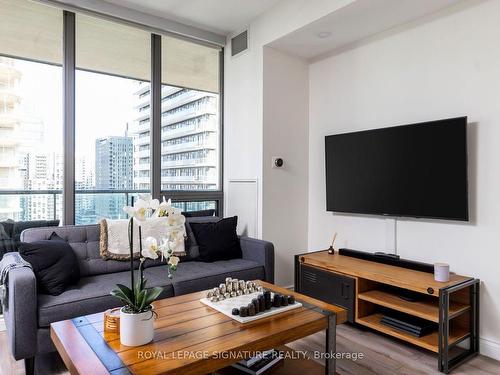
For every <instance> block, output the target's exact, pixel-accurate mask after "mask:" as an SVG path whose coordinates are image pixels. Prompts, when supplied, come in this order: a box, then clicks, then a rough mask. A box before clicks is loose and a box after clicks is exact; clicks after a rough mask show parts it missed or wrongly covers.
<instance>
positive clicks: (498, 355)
mask: <svg viewBox="0 0 500 375" xmlns="http://www.w3.org/2000/svg"><path fill="white" fill-rule="evenodd" d="M479 353H481V355H484V356H486V357H490V358H493V359H496V360H497V361H500V343H499V342H496V341H492V340H489V339H479Z"/></svg>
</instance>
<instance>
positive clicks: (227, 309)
mask: <svg viewBox="0 0 500 375" xmlns="http://www.w3.org/2000/svg"><path fill="white" fill-rule="evenodd" d="M259 294H262V293H261V292H255V293H250V294H244V295H241V296H236V297H232V298H227V299H225V300H222V301H217V302H212V301H210V299H208V298H202V299H200V302H201V303H204V304H205V305H207V306H210V307H211V308H213V309H215V310H217V311H219V312H221V313H222V314H224V315H227V316H229V317H230V318H233V319H234V320H236V321H238V322H240V323H248V322H253V321H255V320H259V319H263V318H267V317H268V316H272V315H276V314H280V313H282V312H285V311H289V310H293V309H297V308H299V307H302V304H301V303H300V302H297V301H295V303H294V304H293V305H288V306H280V307H271V309H269V310H265V311H262V312H260V313H258V314H255V315H254V316H245V317H241V316H239V315H233V314H232V310H233V309H234V308H237V309H239V308H240V307H241V306H247V305H248V304H249V303H250V302H252V299H254V298H257V296H259ZM271 298H274V293H271Z"/></svg>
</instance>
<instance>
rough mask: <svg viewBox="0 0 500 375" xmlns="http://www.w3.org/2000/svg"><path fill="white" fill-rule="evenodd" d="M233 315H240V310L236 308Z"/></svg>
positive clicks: (232, 312)
mask: <svg viewBox="0 0 500 375" xmlns="http://www.w3.org/2000/svg"><path fill="white" fill-rule="evenodd" d="M231 314H233V315H240V310H238V309H237V308H234V309H233V310H232V311H231Z"/></svg>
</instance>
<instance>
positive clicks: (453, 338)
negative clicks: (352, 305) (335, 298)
mask: <svg viewBox="0 0 500 375" xmlns="http://www.w3.org/2000/svg"><path fill="white" fill-rule="evenodd" d="M382 317H383V314H380V313H376V314H372V315H368V316H365V317H363V318H359V319H357V320H356V323H358V324H361V325H363V326H366V327H369V328H372V329H375V330H377V331H379V332H382V333H385V334H387V335H390V336H393V337H396V338H398V339H401V340H404V341H407V342H409V343H411V344H413V345H417V346H420V347H421V348H424V349H427V350H431V351H433V352H434V353H438V352H439V334H438V332H437V331H436V332H433V333H431V334H429V335H426V336H422V337H416V336H412V335H409V334H407V333H405V332H402V331H399V330H397V329H393V328H391V327H388V326H386V325H384V324H382V323H380V320H381V319H382ZM468 335H469V332H468V331H467V329H465V328H461V327H457V328H453V329H451V331H450V335H449V345H450V346H452V345H454V344H455V343H457V342H458V341H461V340H463V339H464V338H466V337H467V336H468Z"/></svg>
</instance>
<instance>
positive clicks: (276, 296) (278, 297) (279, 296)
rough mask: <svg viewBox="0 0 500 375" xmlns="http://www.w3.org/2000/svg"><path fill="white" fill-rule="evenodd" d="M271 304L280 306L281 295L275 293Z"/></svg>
mask: <svg viewBox="0 0 500 375" xmlns="http://www.w3.org/2000/svg"><path fill="white" fill-rule="evenodd" d="M273 306H274V307H280V306H281V295H279V294H275V295H274V299H273Z"/></svg>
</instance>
